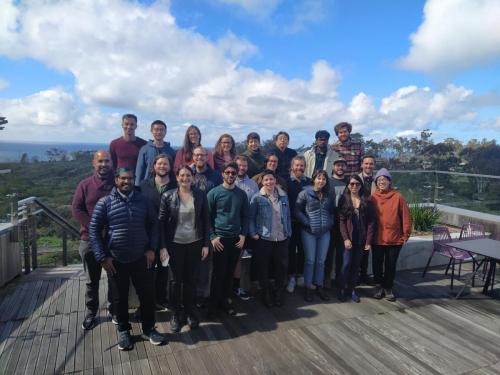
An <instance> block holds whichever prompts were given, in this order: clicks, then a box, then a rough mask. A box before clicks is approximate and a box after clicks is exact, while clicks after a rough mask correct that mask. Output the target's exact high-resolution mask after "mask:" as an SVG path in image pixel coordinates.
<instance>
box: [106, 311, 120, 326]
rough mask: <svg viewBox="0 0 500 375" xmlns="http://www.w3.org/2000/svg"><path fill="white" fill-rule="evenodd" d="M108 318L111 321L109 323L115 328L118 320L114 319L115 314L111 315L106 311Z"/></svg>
mask: <svg viewBox="0 0 500 375" xmlns="http://www.w3.org/2000/svg"><path fill="white" fill-rule="evenodd" d="M108 318H109V320H111V323H113V324H114V325H115V326H117V325H118V318H117V317H116V315H115V314H112V313H111V311H109V310H108Z"/></svg>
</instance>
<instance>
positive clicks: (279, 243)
mask: <svg viewBox="0 0 500 375" xmlns="http://www.w3.org/2000/svg"><path fill="white" fill-rule="evenodd" d="M263 173H264V175H263V176H262V188H261V189H260V191H259V192H257V193H256V194H255V195H254V196H253V197H252V199H251V201H250V224H249V233H250V236H251V237H252V238H253V239H254V240H255V241H256V244H255V251H254V256H255V258H256V263H257V267H258V274H259V283H260V287H261V289H262V301H263V303H264V305H265V306H267V307H271V306H272V305H273V304H275V305H276V306H282V305H283V298H282V295H283V293H282V292H283V287H284V282H285V277H286V273H287V268H288V241H289V238H290V236H291V234H292V224H291V218H290V205H289V202H288V196H287V195H286V193H285V192H284V191H283V190H282V189H281V188H280V187H278V186H277V185H276V174H275V173H274V171H272V170H265V171H264V172H263ZM271 263H272V264H273V266H274V267H273V269H274V289H273V298H271V293H270V288H269V269H270V267H271Z"/></svg>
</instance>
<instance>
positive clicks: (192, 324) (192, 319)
mask: <svg viewBox="0 0 500 375" xmlns="http://www.w3.org/2000/svg"><path fill="white" fill-rule="evenodd" d="M187 324H188V325H189V328H191V329H196V328H198V327H199V326H200V320H199V319H198V317H197V316H196V315H195V314H194V313H189V314H188V315H187Z"/></svg>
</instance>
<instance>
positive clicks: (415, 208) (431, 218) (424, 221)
mask: <svg viewBox="0 0 500 375" xmlns="http://www.w3.org/2000/svg"><path fill="white" fill-rule="evenodd" d="M410 215H411V221H412V226H413V230H415V231H420V232H427V231H430V230H431V229H432V227H433V226H434V225H436V224H437V223H438V220H439V211H438V209H437V208H435V207H433V206H426V205H423V204H421V203H413V204H410Z"/></svg>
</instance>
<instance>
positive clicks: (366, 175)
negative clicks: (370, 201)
mask: <svg viewBox="0 0 500 375" xmlns="http://www.w3.org/2000/svg"><path fill="white" fill-rule="evenodd" d="M374 170H375V157H374V156H372V155H364V156H363V158H362V159H361V172H360V173H359V177H361V179H362V180H363V190H364V192H365V194H366V196H368V197H369V196H370V195H371V194H372V193H373V192H374V191H375V189H376V187H375V181H374V173H373V171H374Z"/></svg>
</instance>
